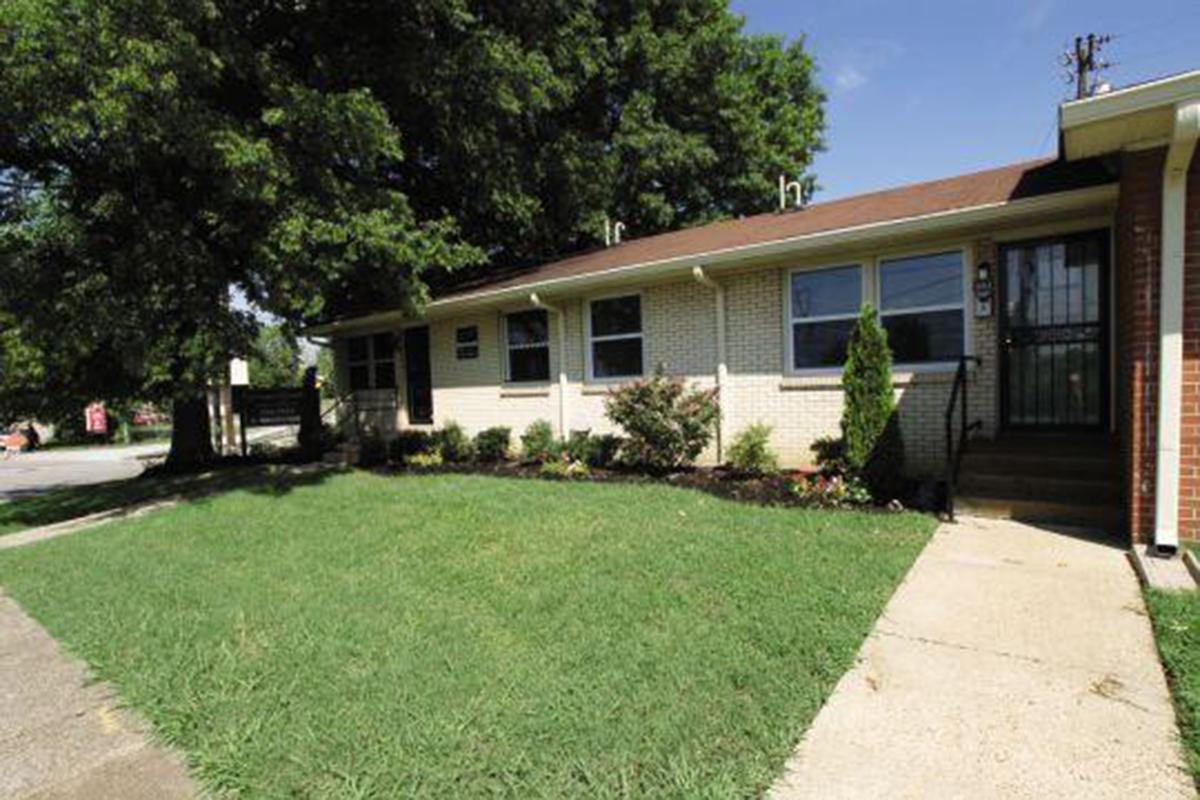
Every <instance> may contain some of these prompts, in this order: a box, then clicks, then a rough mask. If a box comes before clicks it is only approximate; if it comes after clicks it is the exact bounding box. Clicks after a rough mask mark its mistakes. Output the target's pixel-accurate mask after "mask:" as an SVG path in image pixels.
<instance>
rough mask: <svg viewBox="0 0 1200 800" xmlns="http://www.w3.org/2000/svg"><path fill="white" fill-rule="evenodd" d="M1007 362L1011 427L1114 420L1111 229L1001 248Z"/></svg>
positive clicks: (1004, 392) (1082, 425)
mask: <svg viewBox="0 0 1200 800" xmlns="http://www.w3.org/2000/svg"><path fill="white" fill-rule="evenodd" d="M1000 281H1001V311H1000V341H1001V354H1000V369H1001V384H1002V385H1001V408H1002V416H1003V422H1004V424H1005V426H1006V427H1010V428H1041V429H1057V428H1065V429H1070V428H1075V429H1086V428H1092V429H1101V428H1104V427H1105V425H1106V424H1107V421H1108V231H1095V232H1091V233H1086V234H1076V235H1071V236H1064V237H1056V238H1051V239H1040V240H1037V241H1030V242H1018V243H1014V244H1011V245H1006V246H1004V247H1002V248H1001V250H1000Z"/></svg>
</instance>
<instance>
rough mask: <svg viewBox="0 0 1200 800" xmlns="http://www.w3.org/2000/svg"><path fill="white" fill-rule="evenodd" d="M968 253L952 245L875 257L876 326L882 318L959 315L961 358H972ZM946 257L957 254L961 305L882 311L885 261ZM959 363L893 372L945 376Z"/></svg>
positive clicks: (911, 364)
mask: <svg viewBox="0 0 1200 800" xmlns="http://www.w3.org/2000/svg"><path fill="white" fill-rule="evenodd" d="M971 252H972V251H971V249H970V248H969V247H967V246H965V245H952V246H949V247H926V248H921V249H919V250H905V251H903V252H894V253H883V254H881V255H878V256H876V257H875V265H874V269H875V280H874V287H875V291H874V298H875V299H874V305H875V312H876V314H877V315H878V316H879V324H880V325H882V324H883V319H884V317H893V316H901V315H905V314H923V313H927V312H934V311H955V310H959V311H961V312H962V313H961V317H962V334H963V355H967V356H970V355H973V354H974V352H975V346H974V345H975V343H974V341H973V340H974V336H973V335H972V330H971V315H970V313H969V311H970V306H971V303H970V297H971V270H970V267H969V264H970V263H971V261H972V259H971V258H970V255H971ZM948 253H958V256H959V265H960V267H961V270H962V274H961V276H960V277H961V280H962V301H961V302H960V303H943V304H939V305H932V306H914V307H913V308H905V309H900V310H896V311H884V310H883V302H882V299H883V266H884V263H885V262H888V261H904V260H908V259H913V258H920V257H922V256H940V255H946V254H948ZM957 368H958V361H957V360H955V361H897V362H895V363H894V364H892V370H893V371H898V372H944V371H946V370H951V369H957Z"/></svg>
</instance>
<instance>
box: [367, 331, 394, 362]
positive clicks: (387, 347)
mask: <svg viewBox="0 0 1200 800" xmlns="http://www.w3.org/2000/svg"><path fill="white" fill-rule="evenodd" d="M371 338H372V339H373V340H374V341H373V342H372V347H373V349H374V351H375V352H374V353H373V355H374V358H375V360H376V361H383V360H384V359H387V360H388V361H391V360H392V357H393V356H394V355H395V352H396V337H395V336H393V335H392V334H391V333H377V334H375V335H374V336H373V337H371Z"/></svg>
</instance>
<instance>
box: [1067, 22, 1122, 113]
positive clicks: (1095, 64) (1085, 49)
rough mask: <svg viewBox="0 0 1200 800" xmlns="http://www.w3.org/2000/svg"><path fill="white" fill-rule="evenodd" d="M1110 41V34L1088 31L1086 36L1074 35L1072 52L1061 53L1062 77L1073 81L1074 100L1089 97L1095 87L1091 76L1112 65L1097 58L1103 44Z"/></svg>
mask: <svg viewBox="0 0 1200 800" xmlns="http://www.w3.org/2000/svg"><path fill="white" fill-rule="evenodd" d="M1111 41H1112V37H1111V36H1107V35H1105V36H1097V35H1096V34H1094V33H1089V34H1088V35H1087V37H1086V38H1085V37H1083V36H1076V37H1075V49H1074V52H1071V51H1068V52H1066V53H1064V54H1063V56H1062V65H1063V68H1064V70H1065V74H1064V77H1065V78H1066V79H1067V81H1068V82H1072V81H1073V82H1074V83H1075V99H1076V100H1082V99H1083V98H1085V97H1090V96H1091V94H1092V92H1093V91H1094V89H1095V81H1094V80H1093V77H1094V76H1095V75H1097V74H1098V73H1099V72H1100V70H1102V69H1105V68H1107V67H1110V66H1112V65H1111V64H1109V63H1108V62H1107V61H1101V60H1100V59H1099V58H1098V56H1099V55H1100V51H1101V50H1102V49H1103V48H1104V45H1106V44H1108V43H1109V42H1111Z"/></svg>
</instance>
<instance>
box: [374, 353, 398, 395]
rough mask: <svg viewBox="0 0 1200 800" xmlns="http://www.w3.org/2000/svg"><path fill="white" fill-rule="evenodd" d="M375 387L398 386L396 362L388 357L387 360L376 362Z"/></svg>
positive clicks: (392, 387) (390, 387) (387, 387)
mask: <svg viewBox="0 0 1200 800" xmlns="http://www.w3.org/2000/svg"><path fill="white" fill-rule="evenodd" d="M375 388H376V389H395V388H396V362H395V361H392V360H391V359H388V360H387V361H376V362H375Z"/></svg>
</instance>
